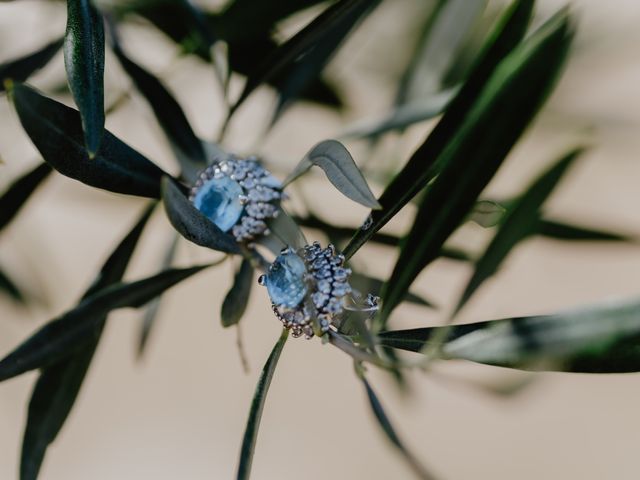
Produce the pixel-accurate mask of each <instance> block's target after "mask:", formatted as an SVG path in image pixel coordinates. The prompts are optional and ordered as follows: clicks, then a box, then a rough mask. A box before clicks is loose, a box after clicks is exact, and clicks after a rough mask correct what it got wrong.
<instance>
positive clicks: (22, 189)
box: [0, 163, 51, 230]
mask: <svg viewBox="0 0 640 480" xmlns="http://www.w3.org/2000/svg"><path fill="white" fill-rule="evenodd" d="M50 173H51V167H50V166H49V165H48V164H46V163H40V164H38V165H37V166H36V167H35V168H34V169H33V170H30V171H28V172H27V173H26V174H25V175H23V176H22V177H20V178H18V179H17V180H15V181H14V182H13V183H12V184H11V185H10V186H9V188H7V190H6V191H5V192H4V193H3V194H2V196H1V197H0V230H2V229H3V228H5V227H6V226H7V225H8V224H9V223H10V222H11V220H13V219H14V218H15V216H16V215H17V214H18V211H19V210H20V209H21V208H22V206H23V205H24V204H25V203H26V202H27V200H29V197H31V194H32V193H33V192H35V190H36V189H37V188H38V187H39V186H40V184H41V183H42V182H43V181H44V180H45V179H46V178H47V177H48V176H49V174H50Z"/></svg>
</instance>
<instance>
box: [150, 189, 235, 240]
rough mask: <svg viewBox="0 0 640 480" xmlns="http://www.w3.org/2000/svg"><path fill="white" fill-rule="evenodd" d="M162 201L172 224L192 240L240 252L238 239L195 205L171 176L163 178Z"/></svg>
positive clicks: (181, 233)
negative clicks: (224, 230) (219, 226)
mask: <svg viewBox="0 0 640 480" xmlns="http://www.w3.org/2000/svg"><path fill="white" fill-rule="evenodd" d="M162 201H163V202H164V208H165V211H166V212H167V217H169V221H170V222H171V225H173V227H174V228H175V229H176V230H177V232H178V233H179V234H180V235H182V236H183V237H184V238H186V239H187V240H189V241H190V242H193V243H195V244H196V245H200V246H202V247H207V248H211V249H212V250H218V251H220V252H227V253H239V252H240V248H239V247H238V243H237V242H236V240H235V239H234V238H233V237H232V236H231V235H229V234H228V233H225V232H223V231H222V230H220V229H219V228H218V226H217V225H216V224H215V223H213V222H212V221H211V220H209V219H208V218H207V217H206V216H204V215H203V214H202V213H201V212H200V210H198V209H197V208H196V207H194V206H193V204H192V203H191V202H190V201H189V199H188V198H187V197H186V196H185V195H184V193H183V192H182V191H181V190H180V188H179V187H178V185H177V184H176V183H175V181H174V180H172V179H171V178H169V177H165V178H164V179H163V180H162Z"/></svg>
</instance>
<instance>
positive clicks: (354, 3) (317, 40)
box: [229, 0, 377, 116]
mask: <svg viewBox="0 0 640 480" xmlns="http://www.w3.org/2000/svg"><path fill="white" fill-rule="evenodd" d="M376 1H377V0H340V1H339V2H337V3H335V4H334V5H332V6H330V7H329V8H327V9H326V10H325V11H324V12H322V13H321V14H320V15H318V16H317V17H316V18H315V19H314V20H313V21H311V23H309V24H308V25H307V26H306V27H304V28H303V29H302V30H300V31H299V32H298V33H297V34H295V35H294V36H293V37H291V38H290V39H289V40H287V41H286V42H285V43H283V44H282V45H280V46H279V47H278V48H277V49H276V50H275V51H274V52H273V53H272V54H271V55H269V56H268V57H267V58H265V59H264V61H263V62H262V64H261V66H260V67H258V68H257V69H256V70H255V72H254V74H253V75H252V76H251V77H249V78H247V83H246V84H245V87H244V90H243V91H242V93H241V95H240V98H238V101H237V102H236V103H235V104H234V106H233V108H232V109H231V112H230V114H229V116H231V115H232V114H233V112H235V111H236V110H237V109H238V107H239V106H240V105H241V104H242V102H244V100H246V98H247V97H248V96H249V95H250V94H251V93H252V92H253V91H254V90H255V89H256V87H258V86H259V85H260V84H262V83H264V82H267V81H269V80H271V79H273V78H274V77H277V76H278V75H279V74H281V73H282V72H283V71H284V70H286V69H288V68H289V67H290V66H291V65H292V64H293V63H294V62H296V61H299V60H301V59H303V58H304V57H305V56H306V55H308V54H309V53H310V52H312V50H313V49H315V48H318V46H319V45H321V43H322V42H324V41H331V40H332V39H331V38H327V32H328V31H330V28H331V26H332V25H334V24H335V23H336V22H339V21H341V19H343V18H346V17H348V16H349V15H350V14H352V13H353V12H354V11H356V10H358V9H360V8H362V6H363V5H364V4H371V3H373V2H376Z"/></svg>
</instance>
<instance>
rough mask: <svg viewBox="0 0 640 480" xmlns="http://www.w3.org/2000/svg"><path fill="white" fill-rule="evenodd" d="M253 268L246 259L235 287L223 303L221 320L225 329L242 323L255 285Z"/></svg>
mask: <svg viewBox="0 0 640 480" xmlns="http://www.w3.org/2000/svg"><path fill="white" fill-rule="evenodd" d="M253 273H254V271H253V266H252V265H251V262H250V261H249V260H247V259H246V258H245V259H243V260H242V263H241V264H240V269H239V270H238V272H237V273H236V276H235V278H234V280H233V286H232V287H231V289H230V290H229V292H227V295H226V296H225V297H224V302H222V311H221V312H220V319H221V321H222V326H223V327H230V326H231V325H235V324H236V323H238V322H239V321H240V319H241V318H242V315H244V311H245V310H246V308H247V304H248V303H249V295H250V294H251V286H252V285H253Z"/></svg>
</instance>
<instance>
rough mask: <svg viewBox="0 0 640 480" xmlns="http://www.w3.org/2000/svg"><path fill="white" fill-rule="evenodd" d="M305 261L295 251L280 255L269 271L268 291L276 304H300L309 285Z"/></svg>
mask: <svg viewBox="0 0 640 480" xmlns="http://www.w3.org/2000/svg"><path fill="white" fill-rule="evenodd" d="M305 272H306V268H305V265H304V261H303V260H302V259H301V258H300V257H299V256H298V255H296V254H295V253H285V254H283V255H279V256H278V257H277V258H276V259H275V261H274V262H273V264H271V267H269V272H268V273H267V278H266V283H267V291H268V292H269V297H271V301H272V302H273V303H275V304H276V305H280V306H284V307H289V308H293V307H296V306H298V305H299V304H300V302H301V301H302V299H303V298H304V296H305V294H306V293H307V287H306V285H305V283H304V274H305Z"/></svg>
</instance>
